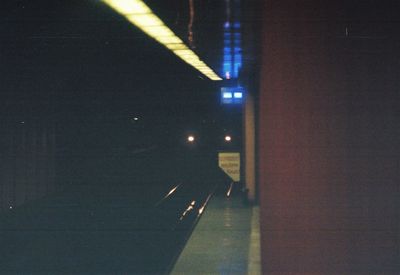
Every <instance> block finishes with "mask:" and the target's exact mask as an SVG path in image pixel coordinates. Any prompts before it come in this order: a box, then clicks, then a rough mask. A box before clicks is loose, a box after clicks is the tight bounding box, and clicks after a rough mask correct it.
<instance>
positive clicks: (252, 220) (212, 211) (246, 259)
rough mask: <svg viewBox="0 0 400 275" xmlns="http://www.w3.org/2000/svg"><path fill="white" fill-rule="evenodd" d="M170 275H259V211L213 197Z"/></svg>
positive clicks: (222, 198) (236, 198) (238, 199)
mask: <svg viewBox="0 0 400 275" xmlns="http://www.w3.org/2000/svg"><path fill="white" fill-rule="evenodd" d="M171 274H251V275H257V274H261V263H260V231H259V208H258V207H257V206H246V205H244V204H243V202H242V200H241V198H238V197H231V198H226V197H218V196H217V197H213V198H212V199H211V201H210V203H209V204H208V206H207V208H206V210H205V212H204V214H203V216H202V217H201V219H200V221H199V222H198V224H197V226H196V228H195V230H194V231H193V233H192V235H191V237H190V238H189V240H188V242H187V244H186V246H185V248H184V250H183V251H182V253H181V255H180V257H179V258H178V260H177V262H176V264H175V266H174V268H173V270H172V273H171Z"/></svg>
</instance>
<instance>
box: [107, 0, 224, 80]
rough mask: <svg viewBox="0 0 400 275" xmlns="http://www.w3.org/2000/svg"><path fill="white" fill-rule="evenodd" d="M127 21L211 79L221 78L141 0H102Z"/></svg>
mask: <svg viewBox="0 0 400 275" xmlns="http://www.w3.org/2000/svg"><path fill="white" fill-rule="evenodd" d="M102 1H103V2H104V3H105V4H107V5H108V6H110V7H111V8H112V9H114V10H115V11H117V12H118V13H119V14H121V15H122V16H124V17H125V18H126V19H127V20H128V21H129V22H131V23H132V24H133V25H135V26H136V27H138V28H139V29H140V30H142V31H143V32H145V33H146V34H147V35H148V36H150V37H152V38H153V39H155V40H156V41H157V42H159V43H160V44H162V45H164V46H165V47H166V48H167V49H169V50H171V51H172V52H173V53H174V54H175V55H177V56H178V57H179V58H180V59H182V60H183V61H185V62H186V63H188V64H189V65H191V66H192V67H194V68H195V69H197V70H198V71H200V72H201V73H202V74H204V75H205V76H206V77H208V78H209V79H211V80H222V78H221V77H219V76H218V75H217V74H216V73H215V72H214V71H213V70H212V69H211V68H209V67H208V66H207V65H206V64H205V63H204V62H203V61H202V60H200V58H199V57H198V56H197V55H196V54H195V53H194V52H193V51H192V50H191V49H190V48H189V47H188V46H186V45H185V44H184V43H183V41H182V40H181V39H180V38H179V37H178V36H176V35H175V34H174V32H173V31H172V30H171V29H170V28H168V27H167V26H166V25H165V24H164V22H163V21H162V20H161V19H160V18H159V17H158V16H157V15H155V14H154V13H153V12H152V11H151V9H150V8H149V7H148V6H147V5H146V4H145V3H144V2H143V1H141V0H102Z"/></svg>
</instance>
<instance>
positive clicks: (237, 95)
mask: <svg viewBox="0 0 400 275" xmlns="http://www.w3.org/2000/svg"><path fill="white" fill-rule="evenodd" d="M233 97H234V98H242V97H243V93H242V92H235V93H233Z"/></svg>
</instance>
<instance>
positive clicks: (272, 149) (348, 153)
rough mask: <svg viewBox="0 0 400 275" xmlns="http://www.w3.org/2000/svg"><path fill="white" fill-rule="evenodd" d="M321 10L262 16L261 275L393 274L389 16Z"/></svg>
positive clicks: (395, 170) (398, 147)
mask: <svg viewBox="0 0 400 275" xmlns="http://www.w3.org/2000/svg"><path fill="white" fill-rule="evenodd" d="M332 2H333V1H331V3H329V2H328V1H268V3H266V4H265V6H264V14H263V18H264V25H263V27H264V29H263V40H262V47H263V49H262V60H261V62H262V65H261V67H262V69H261V82H260V85H261V88H260V102H259V108H260V113H259V115H260V117H259V118H260V122H259V130H260V131H259V146H260V147H259V148H260V159H259V161H260V167H259V174H260V204H261V232H262V233H261V234H262V235H261V238H262V259H263V271H264V272H263V273H265V274H289V273H290V274H293V273H296V274H332V273H335V274H349V273H352V272H353V273H358V274H397V273H398V272H399V271H400V266H399V259H400V254H399V251H400V249H399V220H400V215H399V211H400V210H399V209H400V199H399V198H400V192H399V175H400V172H399V171H400V170H399V153H400V142H399V141H400V138H399V134H400V130H399V129H400V128H399V125H400V113H399V103H400V102H399V99H400V97H399V93H398V89H399V86H400V78H399V77H398V75H399V71H400V67H399V52H398V50H397V47H398V45H399V37H398V36H397V34H396V32H395V31H394V30H395V29H396V28H398V22H396V20H394V19H395V13H396V12H395V10H396V8H395V6H391V5H390V3H388V2H387V1H386V2H385V1H384V2H379V3H378V2H377V1H369V2H368V3H366V1H358V2H357V1H343V2H341V1H338V2H336V1H335V2H334V3H332ZM346 28H347V31H346Z"/></svg>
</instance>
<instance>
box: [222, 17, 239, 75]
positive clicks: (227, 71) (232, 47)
mask: <svg viewBox="0 0 400 275" xmlns="http://www.w3.org/2000/svg"><path fill="white" fill-rule="evenodd" d="M241 40H242V39H241V33H240V23H239V22H234V23H233V24H231V23H230V22H228V21H227V22H225V24H224V49H223V54H224V55H223V63H222V75H223V77H224V78H225V79H236V78H238V77H239V71H240V69H241V67H242V46H241V44H242V41H241Z"/></svg>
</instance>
